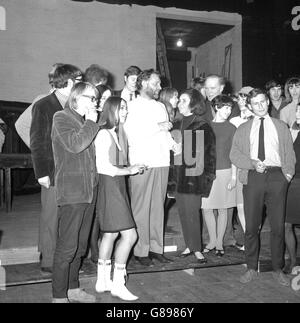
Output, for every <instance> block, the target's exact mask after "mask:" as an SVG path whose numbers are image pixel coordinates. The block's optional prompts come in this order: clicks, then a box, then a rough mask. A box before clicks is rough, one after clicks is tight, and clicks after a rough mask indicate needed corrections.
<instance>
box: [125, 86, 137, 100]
mask: <svg viewBox="0 0 300 323" xmlns="http://www.w3.org/2000/svg"><path fill="white" fill-rule="evenodd" d="M121 98H122V99H123V100H125V101H126V102H130V101H132V100H135V98H136V95H135V92H134V93H132V92H130V91H129V90H128V89H127V88H126V87H124V88H123V90H122V92H121Z"/></svg>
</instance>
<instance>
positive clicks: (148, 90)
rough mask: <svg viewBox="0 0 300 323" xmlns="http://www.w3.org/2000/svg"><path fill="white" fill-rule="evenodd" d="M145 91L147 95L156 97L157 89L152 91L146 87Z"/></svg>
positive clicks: (152, 97)
mask: <svg viewBox="0 0 300 323" xmlns="http://www.w3.org/2000/svg"><path fill="white" fill-rule="evenodd" d="M145 93H146V94H147V96H148V97H149V98H151V99H153V100H155V99H158V91H153V89H151V88H147V89H146V90H145Z"/></svg>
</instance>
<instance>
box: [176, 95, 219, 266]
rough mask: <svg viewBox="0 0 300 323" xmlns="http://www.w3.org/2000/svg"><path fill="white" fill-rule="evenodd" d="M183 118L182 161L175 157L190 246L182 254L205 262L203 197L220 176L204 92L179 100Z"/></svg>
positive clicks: (178, 127)
mask: <svg viewBox="0 0 300 323" xmlns="http://www.w3.org/2000/svg"><path fill="white" fill-rule="evenodd" d="M178 109H179V112H180V113H181V114H182V115H183V118H182V120H180V121H178V122H177V123H176V124H175V123H174V129H176V130H177V131H178V130H179V131H180V133H181V138H182V154H181V156H180V157H181V160H180V163H178V160H177V161H176V159H177V158H178V157H175V159H174V162H175V165H179V166H177V167H176V177H177V180H176V182H177V187H176V191H177V192H176V201H177V206H178V212H179V216H180V221H181V226H182V231H183V236H184V241H185V244H186V249H185V250H184V251H183V252H182V254H181V257H186V256H189V255H194V256H195V257H196V261H197V262H199V263H205V262H206V258H205V257H204V256H203V255H202V253H201V250H202V243H201V224H200V210H201V201H202V198H203V197H208V196H209V193H210V189H211V187H212V183H213V181H214V179H215V176H216V151H215V149H216V140H215V135H214V132H213V130H212V128H211V126H210V125H209V123H208V122H207V121H205V119H204V118H203V117H202V115H203V114H204V112H205V106H204V105H203V104H202V97H201V94H200V92H198V91H197V90H195V89H188V90H185V91H184V92H183V93H182V94H181V95H180V100H179V103H178Z"/></svg>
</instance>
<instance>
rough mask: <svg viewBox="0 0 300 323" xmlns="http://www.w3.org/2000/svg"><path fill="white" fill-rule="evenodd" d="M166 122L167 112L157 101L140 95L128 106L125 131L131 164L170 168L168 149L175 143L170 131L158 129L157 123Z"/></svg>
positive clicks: (167, 118)
mask: <svg viewBox="0 0 300 323" xmlns="http://www.w3.org/2000/svg"><path fill="white" fill-rule="evenodd" d="M165 121H169V116H168V113H167V110H166V108H165V106H164V105H163V104H162V103H160V102H158V101H155V100H147V99H145V98H143V97H141V96H139V97H137V98H136V99H135V100H134V101H131V102H129V103H128V115H127V119H126V122H125V124H124V130H125V132H126V134H127V138H128V145H129V162H130V164H131V165H134V164H144V165H146V166H148V167H167V166H170V149H172V147H173V145H174V144H175V141H174V140H173V139H172V137H171V135H170V132H169V131H162V130H160V127H159V123H160V122H165Z"/></svg>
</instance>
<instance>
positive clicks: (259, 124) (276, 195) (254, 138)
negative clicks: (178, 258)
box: [230, 89, 296, 286]
mask: <svg viewBox="0 0 300 323" xmlns="http://www.w3.org/2000/svg"><path fill="white" fill-rule="evenodd" d="M248 103H249V104H250V105H251V109H252V111H253V113H254V118H253V119H252V120H249V121H247V122H246V123H244V124H242V125H241V126H240V127H239V128H238V129H237V130H236V133H235V135H234V138H233V143H232V148H231V152H230V159H231V161H232V163H233V164H234V165H235V166H237V167H238V168H240V175H239V178H240V181H241V183H242V184H243V185H244V186H243V197H244V208H245V220H246V233H245V255H246V263H247V271H246V273H245V274H243V275H242V276H241V278H240V282H241V283H249V282H250V281H252V280H253V279H255V278H256V277H257V269H258V258H259V233H260V230H259V228H260V226H261V223H262V215H263V209H264V206H266V214H267V216H268V218H269V222H270V226H271V233H270V234H271V239H270V240H271V258H272V267H273V276H274V278H275V280H276V281H277V282H278V283H279V284H281V285H284V286H288V285H289V284H290V282H289V279H288V278H287V277H286V276H285V275H284V274H283V272H282V268H283V265H284V219H285V200H286V192H287V187H288V182H289V181H290V180H291V179H292V177H293V175H294V172H295V161H296V158H295V153H294V149H293V142H292V137H291V134H290V132H289V130H288V128H287V126H286V125H285V124H284V123H283V122H282V121H280V120H278V119H275V118H271V117H270V116H269V114H268V109H269V99H268V96H267V94H266V93H265V92H263V91H261V90H260V89H253V90H252V91H251V92H250V93H249V97H248Z"/></svg>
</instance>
